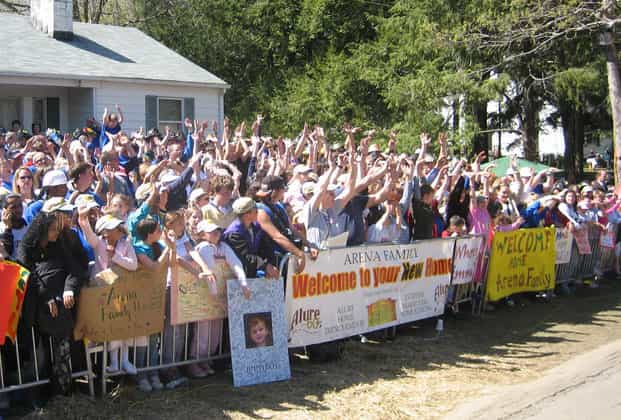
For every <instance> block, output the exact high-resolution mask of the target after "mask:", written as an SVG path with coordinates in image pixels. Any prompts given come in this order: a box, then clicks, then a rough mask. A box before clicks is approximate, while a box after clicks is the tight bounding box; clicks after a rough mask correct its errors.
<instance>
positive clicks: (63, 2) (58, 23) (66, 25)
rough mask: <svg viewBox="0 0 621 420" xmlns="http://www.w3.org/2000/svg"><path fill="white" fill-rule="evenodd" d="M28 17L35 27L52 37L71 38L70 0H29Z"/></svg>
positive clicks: (71, 8) (67, 39) (71, 7)
mask: <svg viewBox="0 0 621 420" xmlns="http://www.w3.org/2000/svg"><path fill="white" fill-rule="evenodd" d="M30 18H31V19H32V24H33V26H34V27H35V28H37V29H38V30H40V31H41V32H43V33H46V34H48V35H49V36H51V37H53V38H54V39H58V40H61V41H70V40H72V39H73V1H72V0H30Z"/></svg>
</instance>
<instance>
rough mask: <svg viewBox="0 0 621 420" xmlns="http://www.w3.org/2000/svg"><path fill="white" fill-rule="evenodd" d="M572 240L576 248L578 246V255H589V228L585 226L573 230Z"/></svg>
mask: <svg viewBox="0 0 621 420" xmlns="http://www.w3.org/2000/svg"><path fill="white" fill-rule="evenodd" d="M574 238H575V239H576V246H578V253H579V254H580V255H591V244H590V243H589V228H588V227H587V226H582V227H580V228H576V229H575V230H574Z"/></svg>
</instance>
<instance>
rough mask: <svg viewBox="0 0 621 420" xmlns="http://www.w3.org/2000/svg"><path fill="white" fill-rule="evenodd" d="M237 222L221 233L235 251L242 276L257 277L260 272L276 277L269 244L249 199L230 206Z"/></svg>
mask: <svg viewBox="0 0 621 420" xmlns="http://www.w3.org/2000/svg"><path fill="white" fill-rule="evenodd" d="M233 212H234V213H235V214H236V215H237V219H236V220H235V221H234V222H233V223H231V225H230V226H229V227H228V228H227V229H226V230H225V231H224V234H223V239H224V241H225V242H226V243H227V244H229V246H230V247H231V248H232V249H233V251H235V254H236V255H237V256H238V257H239V259H240V261H241V262H242V264H243V266H244V271H245V272H246V276H248V277H250V278H254V277H257V270H263V271H264V272H265V274H266V277H270V278H278V277H279V273H278V269H277V268H276V265H277V261H276V255H275V253H274V249H273V248H272V241H270V240H268V237H267V235H266V233H265V232H264V231H263V229H261V226H260V225H259V223H258V222H257V205H256V203H255V202H254V200H253V199H252V198H249V197H241V198H238V199H237V200H235V202H234V203H233Z"/></svg>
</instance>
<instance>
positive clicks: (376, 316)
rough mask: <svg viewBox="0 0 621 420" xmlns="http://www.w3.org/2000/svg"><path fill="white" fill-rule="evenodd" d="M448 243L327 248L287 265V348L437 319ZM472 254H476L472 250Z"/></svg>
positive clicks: (445, 284) (445, 285) (446, 280)
mask: <svg viewBox="0 0 621 420" xmlns="http://www.w3.org/2000/svg"><path fill="white" fill-rule="evenodd" d="M454 244H455V240H454V239H448V240H443V239H435V240H430V241H421V242H417V243H414V244H407V245H374V246H360V247H353V248H341V249H330V250H327V251H322V252H320V253H319V257H318V258H317V259H316V260H314V261H312V260H311V261H306V268H305V269H304V272H302V273H295V270H294V268H293V267H292V266H291V265H290V266H289V271H288V278H287V288H286V289H287V290H286V295H287V297H286V303H287V326H288V328H289V346H290V347H300V346H308V345H311V344H318V343H323V342H327V341H333V340H338V339H341V338H345V337H351V336H353V335H357V334H364V333H366V332H369V331H373V330H378V329H382V328H387V327H391V326H394V325H398V324H403V323H406V322H412V321H416V320H419V319H425V318H430V317H433V316H438V315H442V314H443V313H444V306H445V304H446V297H447V292H448V289H449V284H450V281H451V272H452V269H453V246H454ZM477 253H478V250H477Z"/></svg>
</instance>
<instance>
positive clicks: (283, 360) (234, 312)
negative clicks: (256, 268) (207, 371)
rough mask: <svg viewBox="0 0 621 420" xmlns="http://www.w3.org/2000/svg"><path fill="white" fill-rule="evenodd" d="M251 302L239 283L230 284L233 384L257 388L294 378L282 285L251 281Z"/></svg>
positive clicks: (228, 288) (256, 280)
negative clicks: (255, 386) (288, 345)
mask: <svg viewBox="0 0 621 420" xmlns="http://www.w3.org/2000/svg"><path fill="white" fill-rule="evenodd" d="M248 287H249V288H250V290H251V296H250V298H249V299H246V298H245V297H244V294H243V293H242V290H241V288H240V285H239V282H238V281H237V280H230V281H229V282H228V284H227V294H228V307H229V334H230V337H231V359H232V362H233V384H234V385H235V386H246V385H254V384H260V383H266V382H274V381H282V380H286V379H289V378H290V377H291V369H290V367H289V352H288V348H287V333H288V331H287V326H286V324H285V302H284V299H283V293H282V283H280V282H278V281H275V280H266V279H248Z"/></svg>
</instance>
